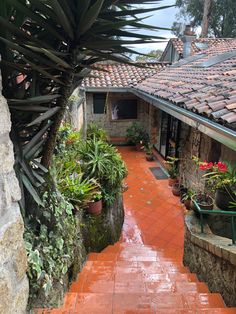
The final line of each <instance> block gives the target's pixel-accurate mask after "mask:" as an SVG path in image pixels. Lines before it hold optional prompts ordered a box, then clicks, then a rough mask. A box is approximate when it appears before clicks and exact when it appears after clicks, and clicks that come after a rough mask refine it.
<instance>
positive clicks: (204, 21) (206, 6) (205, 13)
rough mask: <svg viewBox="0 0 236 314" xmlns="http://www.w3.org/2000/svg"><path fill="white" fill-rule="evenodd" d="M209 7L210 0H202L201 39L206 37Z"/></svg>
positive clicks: (209, 14)
mask: <svg viewBox="0 0 236 314" xmlns="http://www.w3.org/2000/svg"><path fill="white" fill-rule="evenodd" d="M211 5H212V0H204V9H203V18H202V33H201V37H203V38H205V37H207V36H208V29H209V19H210V16H211Z"/></svg>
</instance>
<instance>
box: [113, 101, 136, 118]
mask: <svg viewBox="0 0 236 314" xmlns="http://www.w3.org/2000/svg"><path fill="white" fill-rule="evenodd" d="M111 110H112V112H111V116H112V120H113V121H114V120H132V119H137V116H138V106H137V99H119V100H116V101H114V102H112V108H111Z"/></svg>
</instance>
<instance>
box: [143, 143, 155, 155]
mask: <svg viewBox="0 0 236 314" xmlns="http://www.w3.org/2000/svg"><path fill="white" fill-rule="evenodd" d="M152 150H153V145H152V144H151V143H150V142H148V143H146V145H144V151H145V153H146V154H148V155H152Z"/></svg>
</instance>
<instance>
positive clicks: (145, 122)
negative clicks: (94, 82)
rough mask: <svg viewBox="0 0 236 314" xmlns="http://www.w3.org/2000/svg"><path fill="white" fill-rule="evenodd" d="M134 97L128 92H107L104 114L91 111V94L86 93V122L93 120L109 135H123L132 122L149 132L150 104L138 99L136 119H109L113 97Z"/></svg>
mask: <svg viewBox="0 0 236 314" xmlns="http://www.w3.org/2000/svg"><path fill="white" fill-rule="evenodd" d="M135 98H136V97H135V96H134V95H132V94H129V93H109V95H108V101H107V110H106V113H105V114H94V113H93V94H92V93H87V95H86V108H87V109H86V111H87V112H86V114H87V123H91V122H95V123H96V124H97V126H98V127H100V128H103V129H105V130H106V131H107V132H108V135H109V136H110V137H125V136H126V129H127V128H128V127H129V126H130V125H131V124H132V123H133V122H134V121H136V122H138V123H140V124H141V125H142V126H143V128H144V129H145V130H146V131H148V132H149V133H150V123H149V120H150V116H149V110H150V106H149V104H148V103H146V102H144V101H143V100H141V99H138V118H137V120H127V121H125V120H120V121H112V120H111V103H112V101H113V100H114V99H116V100H117V99H135Z"/></svg>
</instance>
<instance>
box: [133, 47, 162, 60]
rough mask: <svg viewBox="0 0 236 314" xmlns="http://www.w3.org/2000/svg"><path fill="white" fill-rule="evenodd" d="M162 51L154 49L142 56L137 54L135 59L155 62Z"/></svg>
mask: <svg viewBox="0 0 236 314" xmlns="http://www.w3.org/2000/svg"><path fill="white" fill-rule="evenodd" d="M162 53H163V50H160V49H156V50H151V51H149V52H148V53H147V54H145V55H143V56H137V57H136V59H135V60H136V61H141V62H142V61H145V62H157V61H158V60H159V59H160V57H161V55H162Z"/></svg>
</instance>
